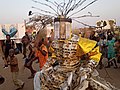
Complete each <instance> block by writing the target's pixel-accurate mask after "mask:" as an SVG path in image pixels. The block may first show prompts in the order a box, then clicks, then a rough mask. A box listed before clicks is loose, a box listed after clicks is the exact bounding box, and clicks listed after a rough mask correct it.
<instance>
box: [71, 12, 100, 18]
mask: <svg viewBox="0 0 120 90" xmlns="http://www.w3.org/2000/svg"><path fill="white" fill-rule="evenodd" d="M88 13H89V14H90V15H83V16H78V17H71V18H84V17H100V16H93V15H92V13H90V12H88Z"/></svg>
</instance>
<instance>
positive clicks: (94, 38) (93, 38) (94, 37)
mask: <svg viewBox="0 0 120 90" xmlns="http://www.w3.org/2000/svg"><path fill="white" fill-rule="evenodd" d="M89 39H90V40H95V41H96V36H95V31H92V32H91V34H90V37H89Z"/></svg>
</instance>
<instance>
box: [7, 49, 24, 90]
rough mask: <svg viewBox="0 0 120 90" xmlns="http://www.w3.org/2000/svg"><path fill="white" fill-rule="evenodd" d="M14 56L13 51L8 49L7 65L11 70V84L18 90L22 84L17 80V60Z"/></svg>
mask: <svg viewBox="0 0 120 90" xmlns="http://www.w3.org/2000/svg"><path fill="white" fill-rule="evenodd" d="M14 55H15V52H14V49H10V50H9V56H8V65H10V68H11V72H12V79H13V83H14V85H16V86H17V87H18V88H17V89H16V90H19V89H22V88H23V87H24V82H23V81H21V80H19V79H18V72H19V68H18V59H17V58H16V56H14Z"/></svg>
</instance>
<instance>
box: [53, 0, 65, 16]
mask: <svg viewBox="0 0 120 90" xmlns="http://www.w3.org/2000/svg"><path fill="white" fill-rule="evenodd" d="M54 2H55V1H54ZM55 4H56V5H57V12H58V11H60V12H61V14H63V10H62V9H61V7H62V6H61V4H62V3H60V4H58V3H57V2H55Z"/></svg>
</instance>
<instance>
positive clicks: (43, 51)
mask: <svg viewBox="0 0 120 90" xmlns="http://www.w3.org/2000/svg"><path fill="white" fill-rule="evenodd" d="M36 59H38V60H39V66H40V70H42V68H43V66H44V65H45V63H46V62H47V59H48V50H47V47H46V46H45V44H44V38H42V39H41V40H40V42H39V45H38V47H37V49H36V50H35V58H33V59H32V60H31V62H32V61H34V60H36Z"/></svg>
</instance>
